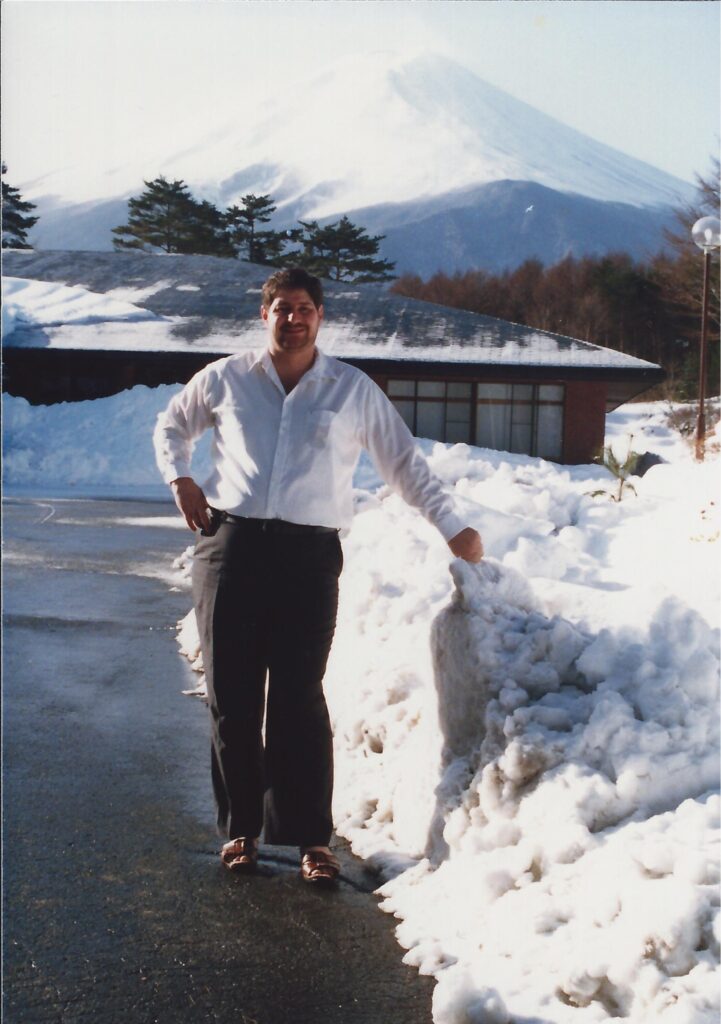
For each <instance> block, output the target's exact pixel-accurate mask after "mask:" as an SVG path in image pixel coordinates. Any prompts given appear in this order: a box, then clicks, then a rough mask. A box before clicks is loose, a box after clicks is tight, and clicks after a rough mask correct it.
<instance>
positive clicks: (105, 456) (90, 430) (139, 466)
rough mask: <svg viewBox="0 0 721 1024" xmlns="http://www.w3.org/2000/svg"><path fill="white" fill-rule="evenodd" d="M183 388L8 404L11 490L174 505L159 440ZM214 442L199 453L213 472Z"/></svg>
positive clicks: (204, 468) (6, 468) (6, 473)
mask: <svg viewBox="0 0 721 1024" xmlns="http://www.w3.org/2000/svg"><path fill="white" fill-rule="evenodd" d="M178 391H180V385H179V384H164V385H161V386H160V387H157V388H148V387H145V386H144V385H138V386H137V387H135V388H133V389H132V391H123V392H121V393H120V394H117V395H112V396H111V397H109V398H102V399H96V400H94V401H87V402H58V403H57V404H55V405H39V406H33V405H30V403H29V402H27V401H26V400H25V399H24V398H15V397H12V396H10V395H5V396H3V435H4V436H3V481H4V485H5V487H6V488H10V489H13V488H19V487H33V486H40V487H42V488H44V489H45V493H55V494H60V493H61V492H62V493H63V494H64V493H66V491H71V492H77V493H88V492H92V491H94V490H98V489H107V488H108V487H119V488H126V489H128V488H131V489H137V488H141V489H142V490H143V491H144V492H148V493H151V494H155V495H157V496H162V497H167V496H168V489H167V487H166V486H165V484H164V483H163V482H162V481H161V480H160V478H159V475H158V470H157V467H156V465H155V454H154V452H153V441H152V434H153V429H154V427H155V421H156V419H157V417H158V414H159V413H160V412H162V410H163V409H165V407H166V406H167V404H168V402H169V401H170V399H171V397H172V396H173V395H174V394H176V393H177V392H178ZM208 453H209V439H208V438H203V439H201V441H200V443H199V444H198V448H197V456H196V458H197V466H198V470H199V472H200V473H207V472H209V461H208V459H209V454H208Z"/></svg>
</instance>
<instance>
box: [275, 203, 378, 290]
mask: <svg viewBox="0 0 721 1024" xmlns="http://www.w3.org/2000/svg"><path fill="white" fill-rule="evenodd" d="M300 224H301V225H302V227H303V230H304V232H305V233H304V235H303V237H302V239H301V240H302V244H303V249H302V250H300V251H299V252H294V253H288V254H287V256H286V258H285V259H286V262H287V261H289V260H293V261H295V262H296V263H298V264H300V265H301V266H304V267H305V268H306V269H307V270H309V271H310V272H311V273H313V274H317V275H318V277H327V278H330V279H331V280H333V281H354V282H356V283H361V282H365V281H388V280H390V279H391V278H392V277H393V274H392V273H391V272H392V270H393V268H394V267H395V263H390V262H389V261H388V260H383V259H376V258H375V257H376V256H377V253H378V247H379V245H380V243H381V242H382V241H383V239H384V237H385V235H376V236H374V237H372V238H371V237H370V236H369V235H367V234H366V232H365V229H364V228H361V227H358V226H357V225H355V224H353V223H352V222H351V221H350V220H349V219H348V217H346V216H343V217H341V219H340V220H339V221H336V222H335V223H334V224H325V225H323V226H320V225H319V224H318V222H317V221H300Z"/></svg>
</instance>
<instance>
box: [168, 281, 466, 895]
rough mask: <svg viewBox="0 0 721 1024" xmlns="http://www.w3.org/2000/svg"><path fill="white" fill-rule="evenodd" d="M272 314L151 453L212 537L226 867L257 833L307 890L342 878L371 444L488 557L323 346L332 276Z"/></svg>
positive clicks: (211, 608) (199, 591)
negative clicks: (346, 718) (251, 345)
mask: <svg viewBox="0 0 721 1024" xmlns="http://www.w3.org/2000/svg"><path fill="white" fill-rule="evenodd" d="M260 315H261V317H262V319H263V321H264V323H265V325H266V328H267V332H268V348H267V350H266V351H265V352H263V353H261V354H258V353H241V354H238V355H234V356H230V357H228V358H226V359H221V360H219V361H217V362H214V363H211V364H210V365H209V366H206V367H205V368H204V369H203V370H201V371H200V372H199V373H198V374H196V376H195V377H193V379H192V380H191V381H190V383H189V384H188V385H187V386H186V387H185V389H184V390H183V391H182V392H181V393H180V394H179V395H177V396H176V397H175V398H174V399H173V400H172V401H171V403H170V405H169V406H168V408H167V410H166V411H165V413H163V414H161V416H160V417H159V418H158V425H157V428H156V431H155V446H156V454H157V460H158V465H159V467H160V470H161V472H162V474H163V476H164V479H165V480H166V482H167V483H169V484H170V486H171V488H172V490H173V494H174V497H175V501H176V504H177V506H178V508H179V509H180V511H181V512H182V514H183V515H184V516H185V520H186V522H187V524H188V526H189V527H190V529H191V530H193V531H195V530H197V529H198V528H200V531H201V536H200V538H199V540H198V542H197V544H196V548H195V556H194V559H193V598H194V602H195V608H196V615H197V620H198V630H199V634H200V639H201V647H202V651H203V662H204V667H205V674H206V680H207V687H208V702H209V706H210V712H211V722H212V779H213V791H214V795H215V800H216V805H217V811H218V828H219V831H220V833H221V834H222V835H223V836H225V837H226V839H227V840H228V842H226V843H225V845H224V846H223V849H222V851H221V859H222V861H223V863H224V864H225V865H226V866H227V867H229V868H230V869H231V870H235V871H252V870H253V869H254V868H255V865H256V861H257V856H258V837H259V835H260V833H261V830H263V833H264V840H265V842H267V843H275V844H281V845H293V846H296V845H297V846H299V847H300V853H301V875H302V877H303V878H304V879H305V880H306V881H309V882H313V883H320V884H332V883H333V882H334V881H335V879H336V876H337V874H338V862H337V860H336V859H335V857H334V856H333V855H332V854H331V852H330V850H329V848H328V843H329V841H330V837H331V832H332V819H331V796H332V786H333V748H332V736H331V729H330V722H329V718H328V711H327V708H326V704H325V698H324V696H323V688H322V682H323V675H324V672H325V666H326V661H327V658H328V653H329V651H330V646H331V641H332V639H333V632H334V629H335V621H336V610H337V601H338V577H339V575H340V572H341V568H342V564H343V556H342V552H341V547H340V542H339V538H338V531H339V529H341V528H343V527H347V526H348V525H349V523H350V520H351V517H352V478H353V471H354V469H355V466H356V463H357V461H358V457H359V455H360V452H361V449H362V448H366V449H367V450H368V451H369V452H370V454H371V456H372V458H373V459H374V461H375V463H376V465H377V467H378V469H379V470H380V472H381V474H382V476H383V477H384V479H385V480H386V481H387V482H388V483H389V484H390V485H391V486H392V487H394V488H396V489H397V490H398V491H399V492H400V493H401V495H402V496H403V498H405V500H406V501H408V502H409V503H410V504H412V505H415V506H416V507H417V508H418V509H419V510H420V511H421V512H422V513H423V514H424V515H425V516H426V517H427V518H428V519H429V520H430V521H431V522H432V523H434V525H435V526H437V527H438V529H439V530H440V532H441V533H442V534H443V536H444V538H445V539H446V540H447V541H448V544H449V546H450V549H451V551H452V552H453V554H454V555H456V556H458V557H461V558H465V559H467V560H468V561H471V562H476V561H479V560H480V559H481V557H482V554H483V548H482V544H481V539H480V537H479V535H478V534H477V533H476V531H475V530H473V529H471V528H469V527H466V526H465V524H464V523H463V522H462V520H460V519H459V518H458V517H457V515H456V513H455V511H454V508H453V504H452V502H451V500H450V498H449V497H448V496H447V495H446V494H444V492H443V490H442V488H441V485H440V482H439V481H438V480H437V479H436V478H435V477H433V476H432V474H431V473H430V471H429V469H428V466H427V463H426V461H425V459H424V458H423V456H422V454H421V453H420V452H419V450H418V449H417V447H416V445H415V444H414V441H413V438H412V435H411V434H410V431H409V430H408V428H407V427H406V426H405V424H404V423H403V421H402V419H401V417H400V416H399V415H398V413H397V412H396V410H395V409H394V407H393V405H392V404H391V403H390V401H389V400H388V399H387V398H386V396H385V395H384V394H383V392H382V391H381V390H380V388H378V387H377V385H376V384H375V383H374V382H373V381H372V380H371V379H370V378H369V377H367V376H366V375H365V374H364V373H362V372H361V371H360V370H357V369H355V368H354V367H351V366H348V365H346V364H344V363H341V362H339V361H338V360H336V359H332V358H330V357H329V356H327V355H325V354H323V353H322V352H321V351H320V350H319V349H318V348H316V336H317V334H318V329H319V327H320V325H321V322H322V320H323V294H322V286H321V283H320V281H319V280H318V279H317V278H315V277H312V276H311V275H309V274H307V273H306V272H305V271H304V270H300V269H292V270H282V271H279V272H277V273H275V274H273V275H272V276H271V277H270V278H269V279H268V280H267V281H266V283H265V285H264V287H263V292H262V306H261V310H260ZM206 429H212V430H213V440H214V444H213V462H214V468H213V471H212V473H211V475H210V478H209V479H208V480H207V481H206V482H205V485H204V489H201V488H200V487H199V486H198V484H197V483H196V482H195V481H194V480H193V479H192V477H191V476H190V459H191V454H192V446H193V443H194V441H195V439H196V438H197V437H198V436H199V435H200V434H201V433H202V432H203V431H204V430H206ZM266 674H267V677H268V697H267V707H266V698H265V683H266ZM264 714H265V743H264V742H263V717H264Z"/></svg>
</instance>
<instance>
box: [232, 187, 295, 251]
mask: <svg viewBox="0 0 721 1024" xmlns="http://www.w3.org/2000/svg"><path fill="white" fill-rule="evenodd" d="M240 201H241V203H242V204H243V205H242V206H231V207H229V208H228V210H227V211H226V214H225V219H226V224H227V226H228V233H229V236H230V240H231V242H232V244H233V245H234V246H235V249H236V252H237V253H238V255H240V254H241V253H242V254H244V256H245V259H247V260H248V261H249V262H250V263H265V264H275V263H277V262H278V261H279V260H280V258H281V254H282V252H283V247H284V245H285V242H286V236H285V235H284V234H282V233H281V232H278V231H270V230H266V231H261V230H260V229H259V228H258V225H259V224H267V223H268V221H269V220H270V218H271V216H272V215H273V214H274V213H275V209H276V207H275V204H274V203H273V200H272V199H271V198H270V196H269V195H264V196H256V195H253V193H252V192H251V193H248V195H246V196H242V198H241V200H240Z"/></svg>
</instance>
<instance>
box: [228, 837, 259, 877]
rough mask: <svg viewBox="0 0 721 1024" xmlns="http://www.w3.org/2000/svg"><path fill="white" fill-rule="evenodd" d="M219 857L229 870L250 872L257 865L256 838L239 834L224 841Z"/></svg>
mask: <svg viewBox="0 0 721 1024" xmlns="http://www.w3.org/2000/svg"><path fill="white" fill-rule="evenodd" d="M220 859H221V861H222V862H223V864H225V866H226V868H228V870H229V871H237V872H239V873H243V874H252V872H253V871H255V869H256V867H257V865H258V840H257V839H248V838H247V837H246V836H240V837H239V838H238V839H232V840H231V841H230V842H229V843H226V844H225V846H224V847H223V849H222V850H221V851H220Z"/></svg>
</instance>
